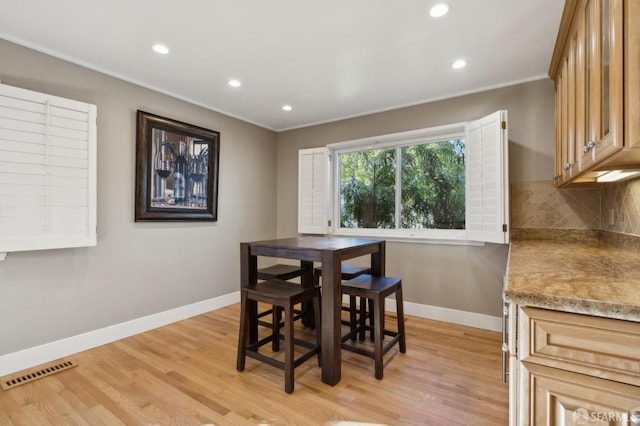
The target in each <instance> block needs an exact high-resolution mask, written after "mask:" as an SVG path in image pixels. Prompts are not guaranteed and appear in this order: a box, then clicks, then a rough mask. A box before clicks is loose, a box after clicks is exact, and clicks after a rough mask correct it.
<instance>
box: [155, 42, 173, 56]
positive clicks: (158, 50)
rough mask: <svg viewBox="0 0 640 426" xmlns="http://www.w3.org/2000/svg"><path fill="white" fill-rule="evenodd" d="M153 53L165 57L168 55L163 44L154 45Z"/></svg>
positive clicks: (166, 48) (167, 49)
mask: <svg viewBox="0 0 640 426" xmlns="http://www.w3.org/2000/svg"><path fill="white" fill-rule="evenodd" d="M152 49H153V51H154V52H156V53H159V54H161V55H166V54H168V53H169V48H168V47H167V46H165V45H164V44H160V43H156V44H154V45H153V46H152Z"/></svg>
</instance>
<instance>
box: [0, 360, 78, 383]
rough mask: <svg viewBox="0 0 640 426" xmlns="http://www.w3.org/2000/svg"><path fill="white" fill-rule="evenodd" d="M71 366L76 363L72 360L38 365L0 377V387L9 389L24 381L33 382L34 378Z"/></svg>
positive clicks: (74, 365) (58, 371)
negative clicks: (25, 370) (35, 367)
mask: <svg viewBox="0 0 640 426" xmlns="http://www.w3.org/2000/svg"><path fill="white" fill-rule="evenodd" d="M73 367H76V364H74V363H73V362H71V361H62V362H57V363H55V364H51V365H46V366H44V367H38V368H37V369H36V370H32V371H29V372H27V373H24V372H20V373H16V374H14V375H11V376H6V377H3V378H2V379H0V380H1V381H0V387H2V389H4V390H9V389H11V388H15V387H16V386H20V385H24V384H25V383H29V382H33V381H34V380H38V379H42V378H43V377H47V376H51V375H52V374H56V373H60V372H61V371H64V370H68V369H70V368H73Z"/></svg>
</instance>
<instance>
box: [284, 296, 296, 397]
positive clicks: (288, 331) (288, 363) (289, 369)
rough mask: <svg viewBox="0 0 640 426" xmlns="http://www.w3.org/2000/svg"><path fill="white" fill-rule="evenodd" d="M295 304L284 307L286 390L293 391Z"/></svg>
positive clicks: (287, 391)
mask: <svg viewBox="0 0 640 426" xmlns="http://www.w3.org/2000/svg"><path fill="white" fill-rule="evenodd" d="M293 368H294V365H293V305H291V304H288V305H287V306H285V307H284V391H285V392H286V393H291V392H293Z"/></svg>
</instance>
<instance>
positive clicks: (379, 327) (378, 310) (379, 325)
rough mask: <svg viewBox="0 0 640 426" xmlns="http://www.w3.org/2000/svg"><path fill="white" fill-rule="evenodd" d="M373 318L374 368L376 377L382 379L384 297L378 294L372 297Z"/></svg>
mask: <svg viewBox="0 0 640 426" xmlns="http://www.w3.org/2000/svg"><path fill="white" fill-rule="evenodd" d="M373 304H374V312H375V320H374V322H373V324H374V334H375V337H374V342H373V344H374V360H375V368H376V379H378V380H381V379H382V368H383V364H382V348H383V343H384V335H383V331H384V298H383V297H381V296H380V295H379V294H378V295H376V296H375V298H374V299H373Z"/></svg>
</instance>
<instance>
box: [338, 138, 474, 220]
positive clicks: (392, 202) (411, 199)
mask: <svg viewBox="0 0 640 426" xmlns="http://www.w3.org/2000/svg"><path fill="white" fill-rule="evenodd" d="M337 158H338V167H339V179H340V182H339V190H340V196H339V203H340V227H341V228H377V229H464V228H465V143H464V139H463V138H450V139H448V140H439V141H434V142H428V143H420V144H413V145H406V146H390V147H385V148H375V149H363V150H359V151H351V152H343V153H338V157H337Z"/></svg>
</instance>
